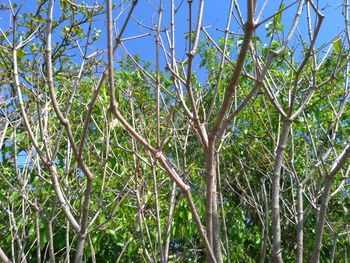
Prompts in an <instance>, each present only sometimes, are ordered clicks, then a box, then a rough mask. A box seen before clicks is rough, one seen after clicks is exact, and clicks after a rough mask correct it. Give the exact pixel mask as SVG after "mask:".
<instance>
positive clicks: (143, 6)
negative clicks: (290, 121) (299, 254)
mask: <svg viewBox="0 0 350 263" xmlns="http://www.w3.org/2000/svg"><path fill="white" fill-rule="evenodd" d="M22 2H24V6H23V9H22V11H21V12H20V13H24V12H31V11H32V12H33V11H34V10H35V8H33V5H38V4H37V1H36V0H20V1H19V0H16V1H12V3H17V4H21V3H22ZM59 2H60V1H59V0H56V1H55V3H56V5H55V9H54V15H56V16H57V15H59V14H60V13H61V10H60V7H59ZM75 2H76V3H81V2H82V1H80V0H76V1H75ZM97 2H98V3H99V4H103V3H104V1H101V0H98V1H97ZM114 2H115V3H120V1H114ZM237 2H238V3H239V5H240V7H241V11H242V13H243V15H244V17H245V16H246V9H245V8H246V0H238V1H237ZM262 2H263V1H262V0H258V9H259V7H260V5H261V3H262ZM280 2H281V1H278V0H270V1H268V4H267V6H266V8H265V10H264V13H263V18H264V17H265V18H266V17H268V16H270V15H272V14H274V13H275V12H276V10H278V6H279V4H280ZM284 2H285V3H286V6H287V5H288V4H289V3H292V2H294V0H292V1H291V0H288V1H284ZM314 2H315V3H316V4H317V3H318V5H319V7H320V8H321V9H322V12H323V13H324V14H325V20H324V23H323V26H322V28H321V31H320V36H319V38H318V42H317V45H320V44H322V43H325V42H327V41H330V40H331V39H332V38H333V37H334V36H335V35H337V34H338V33H339V32H340V31H341V30H342V29H343V28H344V18H343V16H342V6H341V4H342V2H343V1H342V0H332V1H326V0H319V1H317V0H316V1H314ZM85 3H86V4H88V5H93V4H94V3H95V0H86V1H85ZM1 4H4V5H7V4H8V1H7V0H0V5H1ZM158 4H159V1H152V0H149V1H146V0H139V3H138V5H137V6H136V9H135V11H134V18H135V19H136V20H138V21H139V22H141V23H143V24H144V25H146V26H149V27H152V26H154V25H155V23H156V22H157V12H156V9H157V6H158ZM175 5H176V6H177V7H178V6H180V8H179V9H178V12H177V14H176V18H175V24H176V45H177V58H178V59H181V58H184V57H185V54H186V50H185V45H186V42H185V40H184V34H185V32H187V31H188V20H187V17H188V3H187V0H177V1H175ZM198 5H199V1H198V0H194V1H193V14H194V18H193V19H194V22H195V21H196V19H197V9H198ZM229 5H230V1H229V0H226V1H223V0H219V1H213V0H208V1H205V5H204V20H203V25H204V26H211V28H209V29H208V31H209V32H210V33H211V35H212V36H213V38H214V39H216V40H217V39H218V38H219V37H222V36H223V33H222V32H220V31H218V29H219V30H220V29H221V30H222V29H224V28H225V25H226V20H227V13H228V8H229ZM126 6H128V4H125V5H124V7H126ZM296 6H297V5H294V6H293V7H292V8H290V9H289V10H288V11H286V12H284V14H283V18H282V23H284V25H285V29H288V28H289V25H290V23H291V21H292V19H293V15H294V13H295V10H296ZM163 9H164V13H163V22H164V23H163V28H169V24H170V1H169V0H165V1H163ZM119 12H120V8H116V9H115V10H114V17H116V16H117V15H118V13H119ZM125 14H126V12H125ZM8 15H9V14H8V12H1V13H0V28H1V29H2V30H4V31H5V30H6V28H7V27H8V23H9V16H8ZM124 18H125V15H122V16H121V17H120V18H119V19H118V21H117V22H116V24H117V26H118V27H119V28H120V27H121V25H122V24H123V21H124ZM104 25H105V16H104V15H101V16H99V17H98V19H97V23H96V24H95V27H97V28H98V29H102V34H101V39H100V40H99V42H98V43H97V45H96V46H95V47H94V48H99V49H104V48H105V47H106V35H105V33H106V31H105V30H104ZM305 25H306V17H305V12H304V13H303V16H302V19H301V23H300V24H299V30H300V32H301V33H302V35H304V36H305V35H306V26H305ZM193 28H194V26H193ZM230 30H231V31H234V32H241V31H240V29H239V26H238V24H237V22H236V21H235V20H234V19H232V23H231V27H230ZM149 32H150V30H148V29H146V28H143V27H142V26H140V25H138V24H137V22H136V21H135V20H132V21H131V23H130V24H129V25H128V28H127V30H126V32H125V34H124V37H132V36H136V35H139V34H142V33H149ZM257 33H258V35H259V36H260V37H264V35H265V31H264V27H263V26H261V27H260V28H259V29H258V30H257ZM152 34H153V35H152V36H148V37H144V38H142V39H136V40H130V41H127V42H125V45H126V47H127V48H128V50H129V51H130V52H131V53H133V54H138V55H140V56H141V58H143V59H145V60H147V61H153V60H154V59H155V55H154V54H155V38H154V33H152ZM202 36H203V33H202ZM163 40H164V41H166V37H165V35H164V34H163ZM118 54H119V55H121V53H118ZM118 54H117V58H118ZM72 55H74V54H72Z"/></svg>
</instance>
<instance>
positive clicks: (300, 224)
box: [296, 182, 304, 263]
mask: <svg viewBox="0 0 350 263" xmlns="http://www.w3.org/2000/svg"><path fill="white" fill-rule="evenodd" d="M297 195H298V200H297V202H298V204H297V210H298V212H297V213H298V215H297V229H296V230H297V263H303V251H304V244H303V242H304V240H303V237H304V206H303V186H302V185H301V183H300V182H298V186H297Z"/></svg>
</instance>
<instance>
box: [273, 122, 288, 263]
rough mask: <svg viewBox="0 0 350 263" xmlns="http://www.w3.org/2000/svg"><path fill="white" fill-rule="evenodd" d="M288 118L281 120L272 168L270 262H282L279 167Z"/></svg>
mask: <svg viewBox="0 0 350 263" xmlns="http://www.w3.org/2000/svg"><path fill="white" fill-rule="evenodd" d="M291 123H292V122H291V121H290V120H283V128H282V134H281V136H280V139H279V142H278V147H277V152H276V160H275V165H274V169H273V178H272V204H271V206H272V234H273V241H272V262H275V263H282V262H283V259H282V247H281V216H280V203H279V201H280V181H281V168H282V164H283V157H284V151H285V148H286V144H287V139H288V134H289V131H290V127H291Z"/></svg>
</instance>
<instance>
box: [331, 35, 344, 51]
mask: <svg viewBox="0 0 350 263" xmlns="http://www.w3.org/2000/svg"><path fill="white" fill-rule="evenodd" d="M333 46H334V51H335V53H336V54H339V53H340V51H341V46H342V44H341V37H338V38H337V39H336V40H334V43H333Z"/></svg>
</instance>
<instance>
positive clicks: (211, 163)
mask: <svg viewBox="0 0 350 263" xmlns="http://www.w3.org/2000/svg"><path fill="white" fill-rule="evenodd" d="M205 161H206V173H207V175H206V176H207V189H206V229H207V238H208V241H209V244H210V246H211V247H212V249H213V252H214V255H215V258H216V261H217V262H222V257H221V242H220V223H219V216H218V204H217V203H218V197H217V178H216V177H217V174H216V157H215V151H214V146H213V145H210V146H209V147H208V149H207V150H206V152H205Z"/></svg>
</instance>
